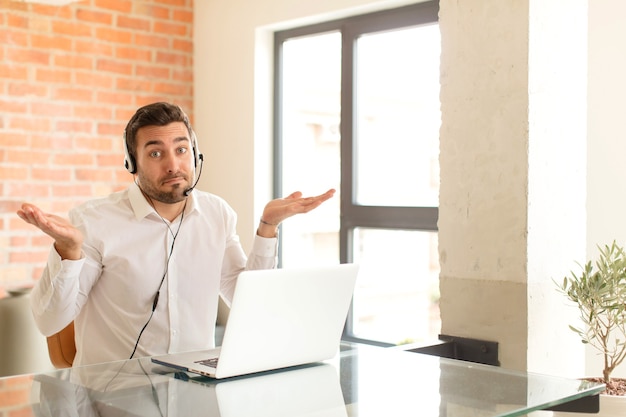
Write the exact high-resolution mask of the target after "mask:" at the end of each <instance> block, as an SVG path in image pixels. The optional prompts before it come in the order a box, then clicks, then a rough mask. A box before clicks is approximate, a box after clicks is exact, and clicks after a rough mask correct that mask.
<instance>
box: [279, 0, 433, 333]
mask: <svg viewBox="0 0 626 417" xmlns="http://www.w3.org/2000/svg"><path fill="white" fill-rule="evenodd" d="M437 15H438V3H437V2H427V3H420V4H416V5H411V6H407V7H403V8H399V9H394V10H388V11H383V12H377V13H372V14H368V15H363V16H356V17H352V18H347V19H342V20H339V21H333V22H327V23H322V24H317V25H311V26H307V27H302V28H296V29H290V30H287V31H282V32H277V33H276V36H275V49H276V50H275V57H276V66H275V76H276V79H275V88H276V92H275V93H276V94H275V97H276V99H275V183H274V189H275V193H276V196H282V195H284V193H289V192H291V191H294V190H302V191H304V192H307V193H308V194H317V193H321V192H323V191H325V190H326V189H328V188H330V187H334V188H336V189H337V191H338V193H337V195H336V197H335V198H333V199H332V200H331V201H329V202H328V203H326V204H324V205H323V206H321V207H320V208H319V209H318V211H316V212H315V214H314V215H311V216H296V217H294V218H292V219H290V220H289V222H286V223H285V224H284V225H282V226H281V227H282V230H281V240H282V243H281V254H280V261H281V264H282V266H283V267H290V266H301V265H306V264H313V263H317V264H319V263H338V262H342V263H344V262H358V263H359V264H361V271H360V274H359V281H358V283H357V288H356V290H355V294H354V299H353V305H352V308H351V312H350V315H349V318H348V322H347V323H346V330H345V335H344V337H345V338H346V339H348V340H358V341H367V342H371V343H376V344H383V345H385V344H400V343H407V342H413V341H425V340H430V339H433V338H436V337H437V334H438V333H439V330H440V324H439V312H438V298H439V295H438V293H439V281H438V276H439V262H438V248H437V216H438V195H439V166H438V160H439V127H440V124H441V116H440V109H439V107H440V106H439V55H440V38H439V27H438V24H437Z"/></svg>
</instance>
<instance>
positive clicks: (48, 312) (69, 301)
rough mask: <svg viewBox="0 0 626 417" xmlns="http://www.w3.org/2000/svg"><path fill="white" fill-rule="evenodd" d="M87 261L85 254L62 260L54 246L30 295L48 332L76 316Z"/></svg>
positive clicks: (42, 328)
mask: <svg viewBox="0 0 626 417" xmlns="http://www.w3.org/2000/svg"><path fill="white" fill-rule="evenodd" d="M84 263H85V257H84V254H83V256H82V257H81V259H79V260H61V257H60V256H59V254H58V253H57V251H56V249H55V248H54V246H53V247H52V248H51V249H50V253H49V255H48V263H47V264H46V267H45V269H44V271H43V274H42V276H41V278H40V279H39V281H37V284H36V285H35V287H34V288H33V291H32V292H31V296H30V302H31V309H32V312H33V317H34V319H35V323H36V324H37V327H38V328H39V330H40V331H41V333H43V334H44V336H50V335H53V334H55V333H57V332H58V331H60V330H62V329H63V328H64V327H65V326H67V325H68V324H69V323H70V322H71V321H72V320H73V319H74V317H75V315H76V313H77V312H76V311H75V310H74V309H73V308H72V307H73V306H74V305H75V303H74V302H73V300H76V298H77V296H78V289H79V280H78V277H79V276H80V273H81V270H82V268H83V265H84Z"/></svg>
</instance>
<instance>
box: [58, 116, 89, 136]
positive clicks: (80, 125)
mask: <svg viewBox="0 0 626 417" xmlns="http://www.w3.org/2000/svg"><path fill="white" fill-rule="evenodd" d="M55 131H57V132H68V133H71V135H72V136H75V135H76V133H77V132H82V133H93V123H92V122H91V120H78V119H74V120H59V121H57V122H55Z"/></svg>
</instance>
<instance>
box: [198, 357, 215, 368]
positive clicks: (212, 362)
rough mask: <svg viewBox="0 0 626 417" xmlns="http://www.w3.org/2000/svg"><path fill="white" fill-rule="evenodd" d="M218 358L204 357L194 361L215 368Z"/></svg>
mask: <svg viewBox="0 0 626 417" xmlns="http://www.w3.org/2000/svg"><path fill="white" fill-rule="evenodd" d="M218 359H219V358H211V359H204V360H201V361H196V363H199V364H200V365H205V366H209V367H211V368H217V361H218Z"/></svg>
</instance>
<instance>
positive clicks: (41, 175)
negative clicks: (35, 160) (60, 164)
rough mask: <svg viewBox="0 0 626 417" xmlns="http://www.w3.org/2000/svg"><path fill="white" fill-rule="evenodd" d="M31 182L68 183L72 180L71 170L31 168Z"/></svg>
mask: <svg viewBox="0 0 626 417" xmlns="http://www.w3.org/2000/svg"><path fill="white" fill-rule="evenodd" d="M31 177H32V179H33V180H45V181H69V180H71V179H72V170H71V169H68V168H62V169H60V168H32V169H31Z"/></svg>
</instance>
